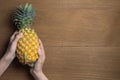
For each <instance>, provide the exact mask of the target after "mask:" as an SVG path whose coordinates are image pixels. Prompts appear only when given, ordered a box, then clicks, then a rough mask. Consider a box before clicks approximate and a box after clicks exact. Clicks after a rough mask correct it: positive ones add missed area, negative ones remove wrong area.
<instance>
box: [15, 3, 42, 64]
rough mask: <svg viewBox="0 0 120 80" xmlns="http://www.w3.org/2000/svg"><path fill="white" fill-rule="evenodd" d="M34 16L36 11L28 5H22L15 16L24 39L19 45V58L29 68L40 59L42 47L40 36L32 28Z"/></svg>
mask: <svg viewBox="0 0 120 80" xmlns="http://www.w3.org/2000/svg"><path fill="white" fill-rule="evenodd" d="M34 16H35V11H34V9H33V8H32V5H31V4H28V3H27V4H25V5H24V6H21V5H20V6H19V7H18V8H17V10H16V12H15V14H14V16H13V22H14V24H15V26H16V27H17V28H18V30H19V31H20V32H21V33H22V38H20V39H19V41H18V43H17V50H16V51H17V53H18V55H17V58H18V60H19V62H21V63H22V64H28V65H29V66H33V65H34V63H35V61H36V60H37V59H38V54H37V51H38V49H39V47H40V44H39V39H38V36H37V34H36V32H35V31H34V29H32V28H31V25H32V22H33V20H34Z"/></svg>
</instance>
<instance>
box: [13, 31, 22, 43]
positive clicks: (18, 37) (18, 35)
mask: <svg viewBox="0 0 120 80" xmlns="http://www.w3.org/2000/svg"><path fill="white" fill-rule="evenodd" d="M21 37H22V33H19V34H17V35H16V36H15V38H14V40H13V45H17V42H18V40H19V39H20V38H21Z"/></svg>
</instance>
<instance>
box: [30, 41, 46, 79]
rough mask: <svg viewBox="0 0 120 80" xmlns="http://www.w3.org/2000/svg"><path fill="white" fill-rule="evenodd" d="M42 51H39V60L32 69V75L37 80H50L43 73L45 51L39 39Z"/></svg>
mask: <svg viewBox="0 0 120 80" xmlns="http://www.w3.org/2000/svg"><path fill="white" fill-rule="evenodd" d="M39 43H40V49H39V50H38V55H39V58H38V60H37V61H36V63H35V66H34V67H33V68H31V69H30V73H31V74H32V76H33V77H34V78H35V80H48V79H47V77H46V76H45V75H44V73H43V72H42V67H43V64H44V61H45V51H44V47H43V43H42V41H41V40H40V39H39Z"/></svg>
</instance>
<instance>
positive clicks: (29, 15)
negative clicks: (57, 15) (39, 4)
mask: <svg viewBox="0 0 120 80" xmlns="http://www.w3.org/2000/svg"><path fill="white" fill-rule="evenodd" d="M34 17H35V10H34V9H33V7H32V4H28V3H26V4H25V5H24V6H22V5H20V6H19V7H18V8H17V10H16V11H15V13H14V15H13V22H14V24H15V26H16V27H17V28H18V29H22V28H26V27H30V26H31V25H32V22H33V20H34Z"/></svg>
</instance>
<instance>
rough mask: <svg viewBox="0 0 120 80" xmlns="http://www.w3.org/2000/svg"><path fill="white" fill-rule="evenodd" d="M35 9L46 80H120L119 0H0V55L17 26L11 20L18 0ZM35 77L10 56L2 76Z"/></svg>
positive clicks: (24, 79)
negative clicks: (44, 58)
mask: <svg viewBox="0 0 120 80" xmlns="http://www.w3.org/2000/svg"><path fill="white" fill-rule="evenodd" d="M26 2H29V3H32V4H33V6H34V8H35V9H36V14H37V15H36V19H35V22H34V25H33V28H34V29H35V30H36V32H37V33H38V36H39V37H40V38H41V40H42V41H43V43H44V45H45V51H46V58H47V59H46V62H45V65H44V69H43V70H44V72H45V74H46V75H47V76H48V78H49V79H50V80H120V54H119V53H120V38H119V34H120V27H119V26H120V23H119V22H120V19H119V18H120V1H119V0H34V1H33V0H19V1H18V0H10V1H8V0H1V1H0V12H1V13H0V57H2V55H4V52H5V50H6V48H7V44H8V41H9V38H10V36H11V35H12V33H13V32H14V31H15V27H14V26H13V25H12V23H11V21H10V19H11V17H10V16H11V14H12V12H13V11H14V10H15V9H16V7H17V6H18V5H20V4H25V3H26ZM16 79H17V80H33V78H32V77H31V75H30V74H29V68H28V67H26V66H22V65H20V64H19V63H18V61H17V59H15V60H14V61H13V63H12V64H11V65H10V67H9V68H8V69H7V70H6V72H5V73H4V74H3V75H2V77H1V78H0V80H16Z"/></svg>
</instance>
